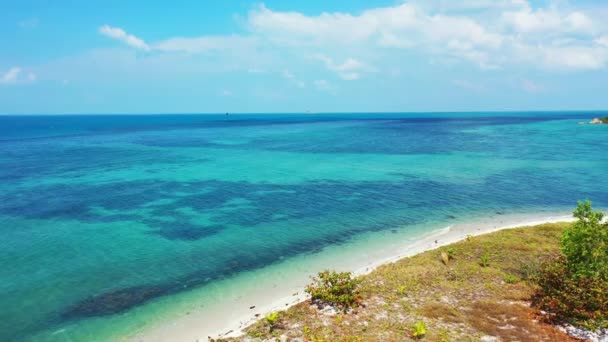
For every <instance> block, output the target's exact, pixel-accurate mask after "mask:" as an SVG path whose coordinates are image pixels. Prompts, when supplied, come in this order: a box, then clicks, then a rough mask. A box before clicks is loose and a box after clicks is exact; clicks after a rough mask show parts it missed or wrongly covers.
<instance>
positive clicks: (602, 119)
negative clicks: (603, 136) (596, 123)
mask: <svg viewBox="0 0 608 342" xmlns="http://www.w3.org/2000/svg"><path fill="white" fill-rule="evenodd" d="M600 121H601V122H602V123H604V124H608V116H605V117H603V118H601V119H600Z"/></svg>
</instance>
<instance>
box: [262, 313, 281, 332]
mask: <svg viewBox="0 0 608 342" xmlns="http://www.w3.org/2000/svg"><path fill="white" fill-rule="evenodd" d="M264 318H265V319H266V323H268V326H269V327H270V331H272V330H273V329H274V328H275V327H276V324H277V322H278V320H279V313H278V312H271V313H269V314H266V316H264Z"/></svg>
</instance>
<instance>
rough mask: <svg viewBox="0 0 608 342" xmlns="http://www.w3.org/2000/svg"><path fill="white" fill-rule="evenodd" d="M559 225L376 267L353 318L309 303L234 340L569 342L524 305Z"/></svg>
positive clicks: (555, 244)
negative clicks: (495, 340) (493, 341)
mask: <svg viewBox="0 0 608 342" xmlns="http://www.w3.org/2000/svg"><path fill="white" fill-rule="evenodd" d="M566 226H567V224H566V223H559V224H543V225H539V226H534V227H526V228H516V229H509V230H503V231H499V232H495V233H491V234H487V235H482V236H477V237H468V238H467V239H466V240H464V241H461V242H458V243H455V244H452V245H450V246H447V247H444V248H442V249H441V250H432V251H428V252H425V253H422V254H419V255H416V256H414V257H411V258H405V259H402V260H399V261H397V262H395V263H391V264H387V265H384V266H381V267H379V268H378V269H376V270H375V271H374V272H372V273H370V274H368V275H365V276H363V277H361V278H360V279H359V280H360V281H361V283H360V285H359V292H360V295H361V306H360V307H358V308H356V309H355V310H354V311H353V312H350V313H348V314H340V313H336V312H330V311H327V310H323V311H320V310H318V308H317V307H316V306H315V305H311V303H310V301H308V302H304V303H300V304H298V305H296V306H294V307H291V308H289V309H288V310H286V311H284V312H282V313H281V324H280V326H277V327H276V328H275V329H273V330H272V331H270V330H269V329H268V323H267V322H265V320H261V321H259V322H257V323H255V324H254V325H252V326H250V327H249V328H247V329H246V335H245V336H243V337H240V338H236V339H233V340H253V341H256V340H270V339H272V338H276V339H277V340H278V338H279V337H280V336H285V337H287V339H288V340H293V339H299V340H301V339H304V341H407V340H423V341H479V340H481V339H482V338H483V337H484V336H494V337H496V338H498V339H499V340H502V341H543V340H545V341H572V339H571V338H569V337H568V336H566V335H565V334H563V333H562V332H560V331H559V330H557V329H555V328H554V327H552V326H551V325H548V324H545V323H539V318H538V317H537V316H536V312H535V310H534V309H532V308H530V306H529V300H530V298H531V296H532V294H533V293H534V290H535V287H534V285H533V284H532V283H531V282H530V281H529V280H528V279H529V278H530V277H531V276H533V275H534V274H535V272H536V271H537V269H538V264H539V263H540V262H541V261H542V260H543V259H546V258H550V257H552V256H554V255H555V254H556V253H557V252H558V250H559V241H560V237H561V234H562V232H563V230H564V229H565V227H566ZM442 253H443V255H442ZM446 254H447V256H448V257H449V258H446ZM446 259H448V260H446ZM422 330H424V334H423V336H421V334H420V333H421V331H422ZM416 332H418V334H417V333H416Z"/></svg>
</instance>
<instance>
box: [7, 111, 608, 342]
mask: <svg viewBox="0 0 608 342" xmlns="http://www.w3.org/2000/svg"><path fill="white" fill-rule="evenodd" d="M599 115H600V114H598V113H498V114H497V113H486V114H484V113H441V114H423V113H421V114H356V115H346V114H344V115H230V116H225V115H215V116H209V115H173V116H170V115H146V116H28V117H11V116H0V234H1V236H2V239H0V262H1V265H2V267H0V307H2V311H1V312H0V340H2V341H20V340H28V339H34V340H58V341H63V340H66V341H67V340H88V339H92V337H93V336H94V337H95V338H99V337H100V336H105V335H104V334H105V333H107V332H108V331H112V330H116V329H118V327H122V328H123V329H126V330H124V331H128V330H129V329H131V328H135V327H136V326H139V325H141V324H144V322H145V321H147V320H148V319H149V317H147V316H146V313H144V312H143V310H142V307H144V306H146V305H148V306H150V305H152V306H153V305H155V303H163V305H165V304H167V303H168V302H171V300H172V298H176V300H177V298H181V297H180V296H183V294H184V293H185V292H187V291H192V289H196V290H198V291H199V292H200V291H203V292H204V291H205V289H207V288H209V289H214V291H216V290H217V287H214V284H215V285H217V284H225V283H226V281H229V279H232V277H234V276H235V275H238V274H242V273H245V272H248V273H251V272H254V273H255V271H256V270H259V269H261V268H263V267H265V266H268V265H272V264H275V263H277V262H279V261H283V260H286V259H287V260H288V259H289V258H296V257H298V256H300V257H301V256H302V255H309V254H311V253H315V252H317V251H319V250H321V249H322V248H324V247H326V246H334V245H336V244H344V243H348V242H349V241H352V240H353V239H356V238H357V237H360V236H363V235H364V234H370V232H371V233H373V232H377V233H378V234H384V233H386V232H391V231H394V230H396V229H399V230H407V229H408V227H414V226H417V227H420V226H424V225H425V224H427V225H429V226H430V224H431V223H432V224H434V225H437V226H438V225H440V224H444V223H445V224H449V223H450V222H451V221H453V220H458V219H459V218H463V217H472V216H475V215H485V214H488V213H492V214H497V215H501V214H505V215H506V214H512V213H521V212H535V211H552V210H564V209H570V208H571V207H573V206H574V205H575V203H576V201H577V200H579V199H585V198H589V199H591V200H593V201H594V203H595V205H596V206H599V207H608V177H606V173H607V171H608V154H607V153H606V151H607V150H608V126H604V125H577V122H578V121H581V120H588V119H589V118H591V117H593V116H599ZM604 115H606V114H603V115H602V116H604ZM209 291H211V290H209ZM91 322H99V323H98V324H97V323H95V324H91ZM129 322H131V323H132V324H129ZM133 322H136V323H133ZM79 328H81V329H80V330H79ZM65 331H68V333H64V332H65ZM70 331H73V333H70ZM118 331H121V332H122V331H123V330H120V329H118ZM57 332H62V333H60V334H58V333H57ZM87 334H88V335H87Z"/></svg>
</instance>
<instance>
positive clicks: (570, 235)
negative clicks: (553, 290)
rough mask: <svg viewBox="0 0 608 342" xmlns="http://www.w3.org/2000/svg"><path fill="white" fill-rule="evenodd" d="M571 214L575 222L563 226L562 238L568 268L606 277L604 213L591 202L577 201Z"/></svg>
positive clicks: (607, 258) (607, 257)
mask: <svg viewBox="0 0 608 342" xmlns="http://www.w3.org/2000/svg"><path fill="white" fill-rule="evenodd" d="M573 214H574V217H576V218H578V221H576V222H575V223H574V224H572V226H570V228H568V229H566V231H565V232H564V236H563V239H562V252H563V253H564V255H565V257H566V263H567V266H568V268H569V269H570V271H571V273H572V274H574V275H576V276H587V277H598V278H600V279H602V280H608V224H606V223H602V219H603V217H604V214H603V213H602V212H599V211H593V209H592V208H591V201H585V202H579V203H578V206H577V207H576V210H574V213H573Z"/></svg>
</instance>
